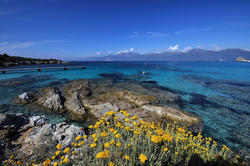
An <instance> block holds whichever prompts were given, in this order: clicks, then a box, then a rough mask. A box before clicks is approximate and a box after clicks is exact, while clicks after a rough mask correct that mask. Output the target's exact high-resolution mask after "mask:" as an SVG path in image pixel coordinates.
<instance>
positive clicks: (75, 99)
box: [64, 92, 87, 121]
mask: <svg viewBox="0 0 250 166" xmlns="http://www.w3.org/2000/svg"><path fill="white" fill-rule="evenodd" d="M64 106H65V108H66V110H67V111H68V113H69V114H70V116H71V119H72V120H78V121H79V120H80V121H81V120H86V118H87V111H86V109H85V108H84V106H83V105H82V104H81V102H80V101H79V95H78V93H77V92H73V93H72V94H69V95H67V97H66V102H65V103H64Z"/></svg>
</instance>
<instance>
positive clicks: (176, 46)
mask: <svg viewBox="0 0 250 166" xmlns="http://www.w3.org/2000/svg"><path fill="white" fill-rule="evenodd" d="M178 49H179V45H178V44H176V45H175V46H169V47H168V50H169V51H178Z"/></svg>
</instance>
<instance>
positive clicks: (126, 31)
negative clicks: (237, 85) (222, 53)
mask: <svg viewBox="0 0 250 166" xmlns="http://www.w3.org/2000/svg"><path fill="white" fill-rule="evenodd" d="M191 48H204V49H213V50H220V49H223V48H243V49H250V1H249V0H217V1H213V0H199V1H198V0H196V1H192V0H0V53H8V54H10V55H17V56H26V57H35V58H59V59H64V60H80V59H81V58H84V57H91V56H102V55H107V54H118V53H121V52H138V53H149V52H163V51H177V50H179V51H182V50H188V49H191Z"/></svg>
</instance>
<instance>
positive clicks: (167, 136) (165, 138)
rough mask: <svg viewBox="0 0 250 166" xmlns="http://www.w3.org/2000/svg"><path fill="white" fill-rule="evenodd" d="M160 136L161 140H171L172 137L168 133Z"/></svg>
mask: <svg viewBox="0 0 250 166" xmlns="http://www.w3.org/2000/svg"><path fill="white" fill-rule="evenodd" d="M161 137H162V140H163V141H168V142H171V141H172V139H173V138H172V137H171V136H170V135H169V134H163V135H162V136H161Z"/></svg>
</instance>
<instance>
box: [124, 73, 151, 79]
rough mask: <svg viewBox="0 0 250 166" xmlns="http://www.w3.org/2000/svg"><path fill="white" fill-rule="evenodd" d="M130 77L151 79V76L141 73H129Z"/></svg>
mask: <svg viewBox="0 0 250 166" xmlns="http://www.w3.org/2000/svg"><path fill="white" fill-rule="evenodd" d="M129 78H131V79H150V77H149V76H146V75H140V74H132V75H129Z"/></svg>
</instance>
